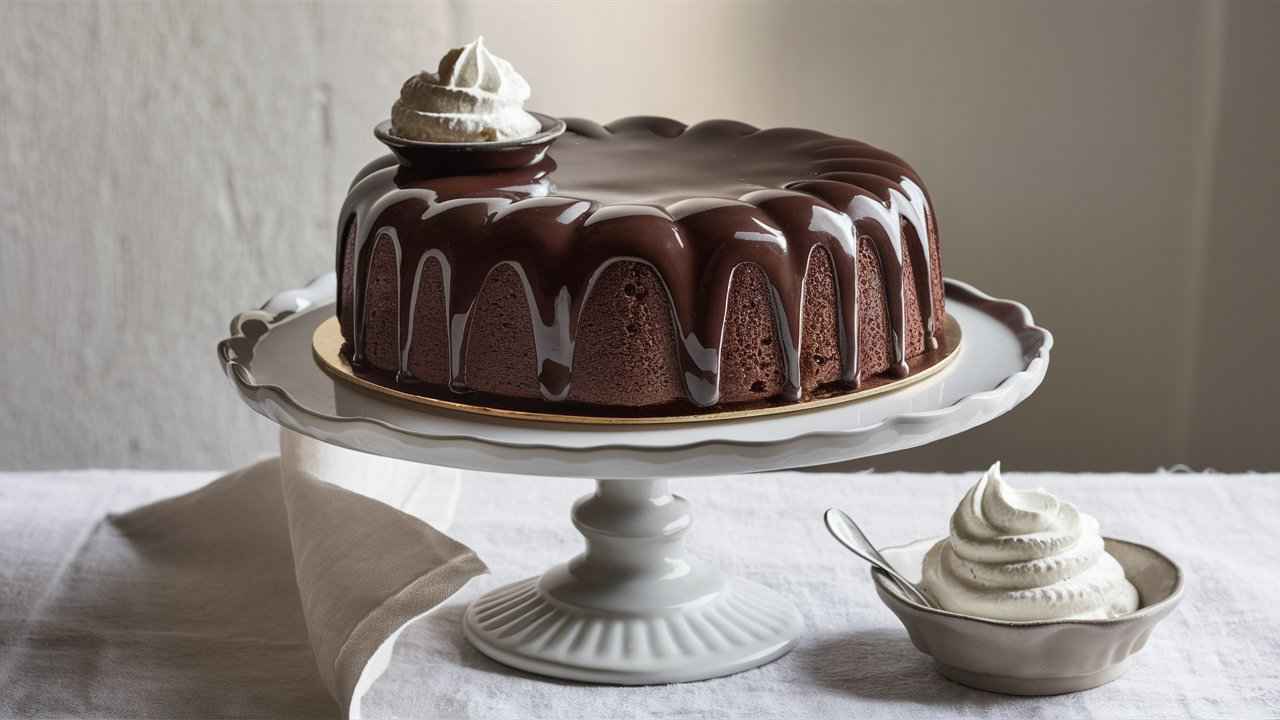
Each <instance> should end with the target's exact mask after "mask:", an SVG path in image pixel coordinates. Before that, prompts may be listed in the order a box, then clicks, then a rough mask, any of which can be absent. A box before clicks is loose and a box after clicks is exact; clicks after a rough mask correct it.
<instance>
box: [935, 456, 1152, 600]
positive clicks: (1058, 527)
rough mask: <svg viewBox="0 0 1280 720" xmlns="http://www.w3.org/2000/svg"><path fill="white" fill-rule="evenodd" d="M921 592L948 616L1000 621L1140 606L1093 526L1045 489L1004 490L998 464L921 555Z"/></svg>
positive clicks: (1006, 487)
mask: <svg viewBox="0 0 1280 720" xmlns="http://www.w3.org/2000/svg"><path fill="white" fill-rule="evenodd" d="M921 587H922V588H923V589H924V591H925V592H926V593H928V594H929V595H930V596H931V597H932V598H933V599H934V600H935V601H937V602H938V604H939V605H941V606H942V607H943V608H944V609H946V610H951V611H953V612H959V613H964V614H966V615H976V616H979V617H985V618H992V619H998V620H1024V621H1025V620H1086V619H1104V618H1112V617H1116V616H1119V615H1124V614H1126V613H1130V612H1133V611H1134V610H1136V609H1137V607H1138V591H1137V590H1136V589H1135V588H1134V587H1133V585H1132V584H1131V583H1130V582H1129V581H1128V580H1127V579H1125V576H1124V569H1123V568H1121V567H1120V563H1118V562H1116V560H1115V558H1113V557H1112V556H1111V555H1110V554H1108V553H1107V551H1106V549H1105V547H1104V545H1103V540H1102V535H1101V534H1100V532H1099V528H1098V521H1097V520H1095V519H1094V518H1093V517H1092V516H1090V515H1087V514H1085V513H1082V512H1080V511H1079V510H1077V509H1076V507H1075V506H1074V505H1072V504H1071V503H1067V502H1062V501H1060V500H1059V499H1058V498H1056V497H1054V496H1053V495H1051V494H1049V493H1048V492H1046V491H1044V490H1043V489H1041V490H1018V489H1016V488H1013V487H1010V486H1009V485H1008V484H1007V483H1005V482H1004V480H1002V479H1001V477H1000V463H996V464H995V465H992V466H991V469H989V470H987V472H986V474H985V475H983V476H982V479H981V480H979V481H978V483H977V484H976V485H975V486H973V487H972V488H970V489H969V492H968V493H966V494H965V496H964V499H963V500H962V501H961V502H960V506H959V507H958V508H956V511H955V513H953V514H952V516H951V535H950V536H949V537H947V538H946V539H945V540H942V541H940V542H938V543H937V544H936V545H934V546H933V547H932V548H931V549H930V550H929V553H928V554H927V555H926V556H925V559H924V573H923V579H922V581H921Z"/></svg>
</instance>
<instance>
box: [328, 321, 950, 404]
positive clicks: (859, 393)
mask: <svg viewBox="0 0 1280 720" xmlns="http://www.w3.org/2000/svg"><path fill="white" fill-rule="evenodd" d="M960 339H961V330H960V323H958V322H956V321H955V320H954V319H953V318H952V317H951V316H950V315H947V316H946V317H945V319H944V323H943V332H942V333H941V336H940V337H939V343H938V349H936V350H931V351H929V352H927V353H924V354H923V355H920V356H918V357H916V358H913V359H912V360H911V361H909V362H908V363H907V364H908V368H909V370H908V374H907V376H906V377H903V378H892V377H875V378H869V379H867V380H866V381H864V382H863V384H862V387H860V388H858V389H857V390H853V391H847V392H845V391H826V392H824V391H822V390H821V389H820V390H819V391H817V392H816V393H814V395H813V396H812V397H811V398H809V399H806V400H801V401H800V402H794V403H775V402H768V401H761V402H757V403H748V404H745V405H743V404H737V405H735V406H734V407H733V408H732V409H727V410H714V409H713V410H706V411H701V412H698V411H695V412H692V413H690V414H687V415H633V416H608V415H592V414H586V413H552V412H540V411H536V410H519V409H513V408H502V407H493V406H489V405H479V404H475V403H468V402H463V401H459V400H443V399H441V398H434V397H428V396H426V395H415V394H413V393H409V392H405V391H403V390H399V389H396V388H393V387H388V386H386V385H383V384H381V383H378V382H376V381H374V380H371V379H369V378H364V377H360V376H359V375H357V374H356V373H355V372H354V371H353V370H352V368H351V364H350V363H348V362H347V360H346V358H344V357H342V352H341V350H342V344H343V337H342V330H341V328H340V327H339V325H338V318H337V317H331V318H329V319H327V320H325V321H324V322H322V323H320V325H319V327H317V328H316V331H315V333H314V334H313V335H312V337H311V349H312V353H313V355H314V356H315V360H316V364H317V365H319V366H320V368H321V369H322V370H324V371H325V372H326V373H328V374H329V375H330V376H332V377H333V378H335V379H337V380H340V381H342V382H346V383H349V384H351V385H354V386H356V387H359V388H361V389H363V390H367V391H369V392H371V393H374V394H377V395H382V396H384V397H388V398H392V399H395V400H399V401H402V402H408V403H412V404H414V405H421V406H425V407H430V408H435V409H437V410H453V411H456V412H465V413H471V414H473V415H484V416H488V417H499V418H508V419H512V420H526V421H534V422H553V423H573V424H578V425H583V424H586V425H660V424H672V423H695V422H712V421H720V420H739V419H743V418H754V417H762V416H765V415H781V414H784V413H796V412H804V411H806V410H814V409H817V408H824V407H830V406H832V405H841V404H844V403H849V402H856V401H858V400H864V399H866V398H869V397H873V396H875V395H881V394H883V393H887V392H892V391H894V390H900V389H902V388H904V387H907V386H908V385H912V384H914V383H917V382H920V381H921V380H924V379H925V378H928V377H931V376H933V375H935V374H937V373H938V372H939V371H941V370H942V369H943V368H945V367H946V366H947V365H948V364H949V363H950V362H951V361H952V360H953V359H955V357H956V356H957V355H958V354H959V353H958V352H957V351H958V350H959V349H960Z"/></svg>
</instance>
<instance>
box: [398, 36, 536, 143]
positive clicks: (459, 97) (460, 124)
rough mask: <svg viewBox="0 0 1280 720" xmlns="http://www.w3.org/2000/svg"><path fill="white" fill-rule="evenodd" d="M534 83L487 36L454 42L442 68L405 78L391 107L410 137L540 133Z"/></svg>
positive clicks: (477, 138)
mask: <svg viewBox="0 0 1280 720" xmlns="http://www.w3.org/2000/svg"><path fill="white" fill-rule="evenodd" d="M529 92H530V91H529V83H527V82H525V79H524V78H523V77H521V76H520V73H518V72H516V70H515V68H514V67H512V66H511V63H509V62H507V61H506V60H503V59H502V58H500V57H498V56H497V55H494V54H493V53H491V52H489V50H488V49H487V48H485V46H484V38H483V37H481V38H477V39H476V41H475V42H473V43H471V44H469V45H464V46H462V47H460V48H454V49H452V50H450V51H449V52H448V53H446V54H445V56H444V57H443V58H441V59H440V66H439V67H438V68H437V70H436V72H430V71H428V70H423V71H422V72H420V73H418V74H417V75H414V76H413V77H411V78H409V79H408V80H406V81H405V83H404V86H403V87H402V88H401V89H400V99H399V100H396V102H395V104H394V105H393V106H392V108H391V129H392V131H393V132H394V133H395V134H396V135H398V136H400V137H402V138H405V139H408V140H424V141H430V142H483V141H491V140H515V139H519V138H522V137H528V136H530V135H534V134H536V133H537V132H538V130H539V129H540V128H541V124H540V123H539V122H538V119H537V118H535V117H534V116H532V115H530V114H529V113H527V112H525V111H524V103H525V101H526V100H528V99H529Z"/></svg>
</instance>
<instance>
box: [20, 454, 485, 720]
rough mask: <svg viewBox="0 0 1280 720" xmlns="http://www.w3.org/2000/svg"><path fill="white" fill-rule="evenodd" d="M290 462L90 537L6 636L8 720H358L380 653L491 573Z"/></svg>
mask: <svg viewBox="0 0 1280 720" xmlns="http://www.w3.org/2000/svg"><path fill="white" fill-rule="evenodd" d="M285 445H286V453H289V452H291V450H290V449H289V448H288V443H285ZM292 452H293V453H295V454H296V455H295V457H293V458H291V460H290V462H286V463H281V461H280V460H279V459H271V460H266V461H263V462H260V463H257V464H255V465H252V466H249V467H247V468H244V469H241V470H238V471H236V472H232V473H229V474H227V475H224V476H222V477H219V478H217V479H215V480H214V481H213V482H211V483H209V484H207V485H205V486H203V487H200V488H198V489H196V490H194V491H193V492H189V493H187V494H183V495H178V496H176V497H172V498H169V499H165V500H160V501H158V502H154V503H152V504H149V505H144V506H142V507H139V508H136V509H132V510H128V511H127V512H123V513H119V514H112V515H107V516H106V517H105V518H104V519H102V520H101V521H99V522H98V523H97V524H96V525H95V526H93V529H92V531H91V532H90V533H88V534H87V535H86V536H85V537H84V539H83V541H82V542H80V543H79V546H78V547H77V548H76V549H75V551H74V552H73V553H72V554H70V555H69V556H68V557H69V559H68V560H67V561H66V563H65V566H64V567H63V568H62V569H61V570H60V571H59V572H58V573H57V574H56V576H55V579H54V580H53V582H52V583H51V584H50V585H49V586H48V587H47V588H46V589H45V590H44V593H43V597H42V598H41V599H40V600H39V602H38V603H37V604H36V607H35V611H34V612H33V613H31V614H30V615H29V616H28V618H26V619H25V620H24V621H23V622H21V623H9V622H8V619H7V618H6V619H3V620H0V628H3V630H0V639H3V643H0V645H3V647H4V652H3V653H0V687H3V688H5V692H4V693H0V695H2V696H3V697H0V716H24V717H25V716H67V715H75V716H95V717H104V716H105V717H189V716H217V717H286V716H287V717H345V716H348V714H349V713H350V714H351V716H358V714H359V706H360V703H359V701H360V697H359V694H358V692H357V690H358V688H367V687H368V685H369V684H370V678H368V677H364V678H363V681H362V676H364V675H366V674H376V673H377V672H380V670H381V669H382V668H384V667H385V660H383V661H382V662H381V663H379V662H377V661H374V662H371V660H373V659H374V656H375V654H377V653H378V652H379V650H380V649H381V648H383V647H384V645H386V644H387V641H388V639H390V638H393V637H394V636H395V635H397V634H398V633H399V631H400V630H401V629H402V628H403V627H404V625H405V624H406V623H408V622H410V621H412V620H413V619H415V618H417V617H420V616H422V615H423V614H426V613H427V612H428V611H429V610H431V609H432V608H434V607H435V606H436V605H438V604H439V603H440V602H442V601H443V600H445V599H446V598H448V597H449V596H450V595H452V594H453V593H454V592H456V591H457V590H458V588H460V587H462V585H463V584H465V583H466V582H467V581H468V580H469V579H470V578H472V577H474V576H476V575H478V574H480V573H483V572H485V566H484V564H483V563H482V562H481V561H480V560H479V559H478V558H477V557H476V555H475V553H473V552H472V551H471V550H470V549H469V548H467V547H466V546H465V545H462V544H461V543H458V542H456V541H454V540H453V539H451V538H449V537H448V536H447V535H445V534H443V533H441V532H439V531H438V530H436V529H434V528H433V527H431V525H429V524H427V523H425V522H423V521H422V520H419V519H418V518H415V517H413V516H411V515H409V514H406V513H404V512H402V511H400V510H398V509H396V508H394V507H390V506H388V505H387V504H385V503H383V502H379V501H378V500H374V499H371V498H369V497H365V496H362V495H360V494H357V493H354V492H351V491H349V490H346V489H343V488H341V487H337V486H335V485H333V484H330V483H328V482H326V481H324V480H322V479H320V478H319V477H317V475H316V474H315V473H313V472H310V471H308V469H307V466H308V463H307V455H308V454H309V453H312V452H316V449H315V448H308V447H307V446H306V445H305V444H301V443H296V444H294V446H293V448H292ZM320 452H327V451H323V450H322V451H320ZM374 460H376V459H374ZM352 462H355V463H359V462H361V460H360V457H359V456H356V457H355V458H353V459H352ZM313 465H314V463H313ZM450 513H451V510H450Z"/></svg>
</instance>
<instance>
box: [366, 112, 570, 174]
mask: <svg viewBox="0 0 1280 720" xmlns="http://www.w3.org/2000/svg"><path fill="white" fill-rule="evenodd" d="M529 114H530V115H532V116H533V117H535V118H537V120H538V123H539V125H540V127H539V130H538V132H537V133H536V134H534V135H530V136H529V137H523V138H516V139H514V140H493V141H486V142H429V141H426V140H410V139H408V138H402V137H400V136H398V135H396V134H395V132H394V131H393V130H392V129H391V121H390V120H383V121H382V122H380V123H378V125H377V126H376V127H375V128H374V129H373V135H374V137H376V138H378V140H379V141H381V142H382V144H384V145H386V146H387V147H388V148H390V149H391V152H392V153H394V154H395V156H396V158H397V159H398V160H399V161H400V164H401V165H402V166H404V167H409V168H413V170H414V171H415V172H417V173H418V174H426V175H452V174H470V173H479V172H498V171H502V170H514V169H517V168H523V167H529V166H531V165H534V164H536V163H539V162H541V161H542V159H543V158H544V157H546V154H547V149H548V148H550V147H551V144H552V143H554V142H555V141H556V139H557V138H559V137H560V136H561V135H563V134H564V131H565V129H566V127H567V126H566V124H565V121H564V120H561V119H560V118H556V117H552V116H550V115H543V114H542V113H536V112H529Z"/></svg>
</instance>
